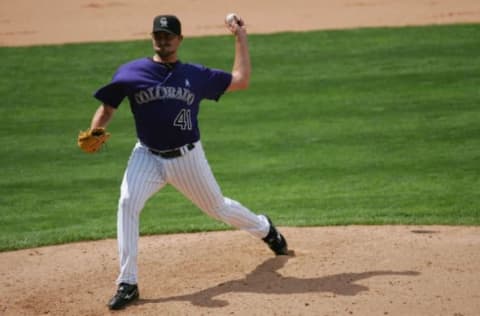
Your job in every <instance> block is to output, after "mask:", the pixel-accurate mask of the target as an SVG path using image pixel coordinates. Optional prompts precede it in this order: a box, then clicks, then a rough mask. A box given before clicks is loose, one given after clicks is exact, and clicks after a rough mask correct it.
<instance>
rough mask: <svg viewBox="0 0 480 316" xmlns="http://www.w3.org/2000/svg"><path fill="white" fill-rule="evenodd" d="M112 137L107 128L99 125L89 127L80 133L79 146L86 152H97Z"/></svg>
mask: <svg viewBox="0 0 480 316" xmlns="http://www.w3.org/2000/svg"><path fill="white" fill-rule="evenodd" d="M109 138H110V133H107V131H106V130H105V128H103V127H97V128H94V129H90V128H89V129H87V130H86V131H81V132H80V133H79V134H78V141H77V143H78V147H80V148H81V149H82V150H83V151H84V152H86V153H94V152H97V151H98V150H99V149H100V148H101V147H102V145H103V144H104V143H105V142H106V141H107V140H108V139H109Z"/></svg>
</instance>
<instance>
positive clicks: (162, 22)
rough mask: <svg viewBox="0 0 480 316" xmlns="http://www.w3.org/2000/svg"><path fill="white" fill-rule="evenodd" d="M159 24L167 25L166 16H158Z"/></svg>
mask: <svg viewBox="0 0 480 316" xmlns="http://www.w3.org/2000/svg"><path fill="white" fill-rule="evenodd" d="M160 26H161V27H168V20H167V18H166V17H164V16H162V17H161V18H160Z"/></svg>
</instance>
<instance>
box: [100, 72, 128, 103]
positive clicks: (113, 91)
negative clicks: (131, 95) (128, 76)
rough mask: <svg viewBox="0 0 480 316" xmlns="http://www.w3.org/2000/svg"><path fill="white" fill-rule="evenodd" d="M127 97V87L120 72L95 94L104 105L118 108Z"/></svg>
mask: <svg viewBox="0 0 480 316" xmlns="http://www.w3.org/2000/svg"><path fill="white" fill-rule="evenodd" d="M126 95H127V92H126V85H125V84H124V83H123V82H122V80H121V76H120V75H119V72H117V73H116V74H115V75H114V76H113V79H112V81H111V82H110V83H109V84H107V85H105V86H103V87H101V88H100V89H98V90H97V91H96V92H95V94H94V97H95V98H97V99H98V100H100V101H101V102H102V103H104V104H108V105H111V106H113V107H114V108H118V107H119V106H120V103H122V101H123V99H124V98H125V97H126Z"/></svg>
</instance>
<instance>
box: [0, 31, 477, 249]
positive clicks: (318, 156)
mask: <svg viewBox="0 0 480 316" xmlns="http://www.w3.org/2000/svg"><path fill="white" fill-rule="evenodd" d="M479 34H480V25H454V26H453V25H452V26H428V27H408V28H384V29H357V30H344V31H319V32H306V33H282V34H274V35H251V36H250V48H251V55H252V64H253V77H252V82H251V87H250V89H249V90H246V91H242V92H236V93H231V94H227V95H225V96H224V97H223V98H222V99H221V101H220V102H219V103H214V102H204V103H203V106H202V112H201V115H200V124H201V128H202V140H203V144H204V147H205V148H206V152H207V155H208V158H209V161H210V164H211V166H212V169H213V170H214V173H215V174H216V177H217V180H218V181H219V183H220V185H221V187H222V189H223V191H224V194H225V195H226V196H229V197H231V198H234V199H236V200H238V201H240V202H242V203H243V204H244V205H246V206H248V207H249V208H251V209H252V210H253V211H255V212H257V213H263V212H265V213H268V214H269V215H270V216H271V217H272V218H273V219H274V220H275V222H276V223H277V224H278V225H280V226H283V225H289V226H305V225H308V226H314V225H349V224H426V225H429V224H446V225H479V224H480V207H479V205H480V189H479V188H480V177H479V175H480V173H479V166H480V123H479V122H480V89H479V87H480V76H479V73H480V54H479V51H480V36H479ZM232 54H233V38H232V37H230V36H215V37H205V38H187V39H186V40H185V41H184V43H183V47H182V49H181V52H180V57H181V59H182V60H183V61H190V62H198V63H203V64H206V65H208V66H210V67H216V68H222V69H226V70H229V69H231V64H232V59H233V55H232ZM149 55H151V46H150V42H149V41H134V42H123V43H122V42H120V43H96V44H82V45H79V44H72V45H60V46H37V47H28V48H26V47H24V48H5V47H3V48H0V60H2V65H1V74H2V76H1V77H0V95H1V96H2V105H1V106H0V129H1V131H2V132H1V135H0V140H1V142H0V144H1V146H0V164H1V166H2V167H1V179H0V187H1V195H0V214H1V215H0V225H1V227H2V230H1V234H0V250H10V249H19V248H25V247H33V246H39V245H47V244H54V243H65V242H71V241H77V240H86V239H101V238H110V237H115V229H116V228H115V225H116V204H117V199H118V194H119V185H120V182H121V178H122V174H123V171H124V168H125V166H126V162H127V159H128V155H129V153H130V151H131V148H132V146H133V144H134V142H135V135H134V127H133V119H132V117H131V113H130V110H129V107H128V103H127V102H126V101H125V102H124V103H123V105H122V106H121V107H120V110H119V111H118V112H117V115H116V117H115V118H114V120H113V121H112V123H111V125H110V127H109V130H110V131H111V133H112V138H111V140H110V141H109V143H108V146H107V148H105V150H103V151H102V152H101V153H100V154H97V155H86V154H83V153H82V152H81V151H80V150H79V149H78V148H77V147H76V136H77V134H78V131H79V130H80V129H85V128H86V127H87V126H88V125H89V122H90V119H91V116H92V114H93V112H94V111H95V109H96V107H97V106H98V102H97V101H96V100H94V99H93V97H92V93H93V92H94V91H95V90H96V89H97V88H98V87H100V86H101V85H103V84H106V83H107V82H108V81H109V80H110V78H111V75H112V74H113V73H114V71H115V69H116V67H118V66H119V65H120V64H122V63H124V62H127V61H129V60H131V59H134V58H138V57H143V56H149ZM217 229H228V227H227V226H225V225H223V224H221V223H218V222H215V221H213V220H211V219H209V218H207V217H206V216H205V215H204V214H203V213H201V212H200V211H199V210H197V209H196V208H195V207H194V206H192V204H191V203H190V202H189V201H188V200H186V199H185V198H184V197H183V196H181V195H180V194H179V193H177V192H176V191H174V190H173V189H171V188H169V187H167V188H166V189H164V190H163V191H161V193H159V194H157V195H156V196H155V197H154V198H152V199H151V200H150V201H149V202H148V204H147V206H146V208H145V209H144V211H143V214H142V217H141V231H142V234H156V233H173V232H192V231H206V230H217Z"/></svg>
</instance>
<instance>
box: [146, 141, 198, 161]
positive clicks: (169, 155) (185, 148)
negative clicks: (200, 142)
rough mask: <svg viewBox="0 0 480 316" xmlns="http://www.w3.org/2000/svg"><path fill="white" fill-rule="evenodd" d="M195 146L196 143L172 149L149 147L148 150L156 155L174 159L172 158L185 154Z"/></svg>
mask: <svg viewBox="0 0 480 316" xmlns="http://www.w3.org/2000/svg"><path fill="white" fill-rule="evenodd" d="M193 148H195V144H186V145H185V146H182V147H180V148H176V149H172V150H156V149H152V148H149V149H148V150H149V151H150V152H151V153H152V154H154V155H157V156H160V157H162V158H166V159H172V158H177V157H180V156H183V155H185V154H186V153H187V152H189V151H190V150H192V149H193Z"/></svg>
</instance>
